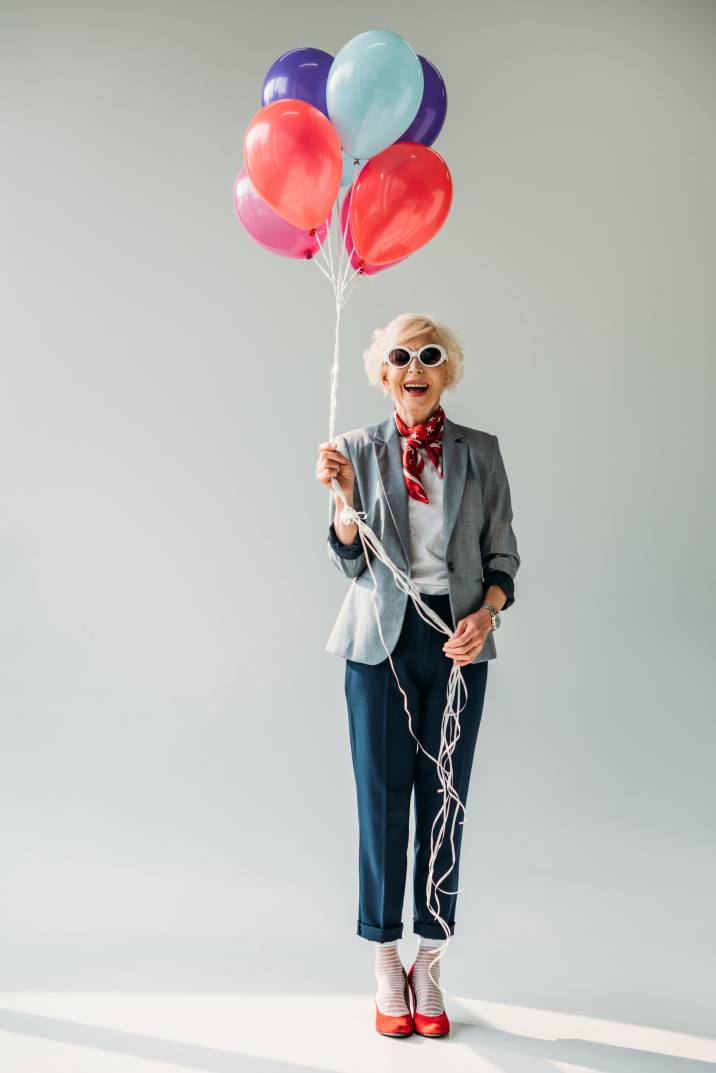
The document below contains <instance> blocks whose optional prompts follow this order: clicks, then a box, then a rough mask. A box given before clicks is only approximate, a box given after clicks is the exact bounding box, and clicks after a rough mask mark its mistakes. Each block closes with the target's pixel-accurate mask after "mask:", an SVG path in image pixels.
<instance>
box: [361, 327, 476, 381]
mask: <svg viewBox="0 0 716 1073" xmlns="http://www.w3.org/2000/svg"><path fill="white" fill-rule="evenodd" d="M425 332H430V336H431V341H432V342H434V343H441V344H442V345H443V346H444V347H445V349H446V350H447V354H448V360H447V380H446V382H445V388H446V389H448V388H451V387H454V386H455V384H457V383H458V382H459V381H460V380H462V375H463V372H464V359H463V351H462V344H461V343H460V340H459V339H458V337H457V335H456V334H455V332H454V331H452V330H451V329H450V328H448V326H447V325H446V324H441V323H440V322H439V321H437V320H433V318H432V317H429V316H426V315H425V314H422V313H401V314H400V315H399V316H397V317H395V318H394V319H393V320H391V321H390V323H389V324H386V325H385V327H384V328H376V329H375V331H374V332H373V340H372V342H371V344H370V346H369V347H368V349H367V350H364V351H363V364H364V365H365V371H366V373H367V374H368V380H369V382H370V383H371V384H372V386H373V387H377V388H380V390H381V391H382V392H383V394H384V395H388V394H389V389H388V388H387V387H386V386H385V385H384V383H383V381H382V379H381V374H382V372H383V359H384V356H385V352H386V350H387V349H388V347H391V346H397V345H398V344H399V343H407V342H408V340H409V339H413V338H414V337H415V336H417V335H423V333H425Z"/></svg>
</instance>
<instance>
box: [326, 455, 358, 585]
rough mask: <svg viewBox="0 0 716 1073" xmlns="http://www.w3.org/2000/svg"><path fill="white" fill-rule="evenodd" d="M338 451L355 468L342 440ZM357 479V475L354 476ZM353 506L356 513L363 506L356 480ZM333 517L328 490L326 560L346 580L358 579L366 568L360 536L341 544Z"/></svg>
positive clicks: (334, 511) (332, 502)
mask: <svg viewBox="0 0 716 1073" xmlns="http://www.w3.org/2000/svg"><path fill="white" fill-rule="evenodd" d="M339 449H340V450H341V451H342V453H343V454H344V455H347V456H348V458H350V459H351V461H352V462H353V466H354V468H355V462H354V461H353V458H352V456H351V453H350V449H349V447H348V445H347V444H346V442H345V441H344V440H341V441H340V447H339ZM356 477H357V475H356ZM353 506H354V507H355V509H356V510H357V511H362V510H363V506H362V503H361V498H360V492H359V491H358V480H357V479H356V483H355V486H354V490H353ZM335 517H336V499H335V496H334V494H333V489H330V505H329V525H328V535H327V537H326V552H327V554H328V558H329V559H330V560H331V562H332V563H333V565H334V566H336V567H337V568H338V569H339V570H340V571H341V573H342V574H345V576H346V577H348V578H354V577H358V575H359V574H362V572H363V571H364V570H365V568H366V566H367V562H366V557H365V552H364V551H363V544H362V543H361V539H360V534H359V533H356V537H355V540H354V541H353V543H352V544H343V543H342V542H341V540H340V539H339V537H338V534H337V533H336V529H335V525H334V522H335Z"/></svg>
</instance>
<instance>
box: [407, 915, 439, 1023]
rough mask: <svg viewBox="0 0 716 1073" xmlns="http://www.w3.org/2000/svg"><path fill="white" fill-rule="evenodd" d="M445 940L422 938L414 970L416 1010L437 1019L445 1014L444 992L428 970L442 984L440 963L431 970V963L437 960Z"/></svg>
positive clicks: (422, 936)
mask: <svg viewBox="0 0 716 1073" xmlns="http://www.w3.org/2000/svg"><path fill="white" fill-rule="evenodd" d="M444 942H445V940H444V939H427V938H425V936H424V935H421V936H420V946H419V947H418V955H417V957H416V959H415V966H414V968H413V987H414V988H415V1009H416V1010H417V1012H418V1013H422V1014H424V1015H425V1016H426V1017H437V1015H438V1014H439V1013H443V1011H444V1009H445V1006H444V1004H443V996H442V991H441V990H440V989H439V988H438V987H436V986H435V984H434V983H433V981H432V980H431V979H430V975H428V970H429V971H430V974H431V975H432V977H433V979H434V980H437V982H438V983H440V962H441V961H442V958H441V959H440V960H439V961H436V962H435V964H434V965H433V966H432V968H431V962H432V961H433V960H434V959H435V955H436V951H437V947H439V946H442V945H443V943H444Z"/></svg>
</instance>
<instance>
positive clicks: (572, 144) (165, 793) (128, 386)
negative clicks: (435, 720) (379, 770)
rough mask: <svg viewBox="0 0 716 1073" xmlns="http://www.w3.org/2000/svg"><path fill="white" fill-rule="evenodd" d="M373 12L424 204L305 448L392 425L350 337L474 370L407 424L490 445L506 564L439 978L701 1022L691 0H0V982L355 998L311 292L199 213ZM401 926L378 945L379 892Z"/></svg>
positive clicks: (704, 595) (702, 499)
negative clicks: (389, 55) (437, 110)
mask: <svg viewBox="0 0 716 1073" xmlns="http://www.w3.org/2000/svg"><path fill="white" fill-rule="evenodd" d="M379 27H382V28H390V29H393V30H395V31H396V32H398V33H401V34H402V35H403V36H405V37H406V38H407V39H408V40H409V41H410V42H411V44H412V45H413V47H414V48H415V49H416V51H418V52H420V53H422V54H423V55H426V56H428V57H429V58H430V59H431V60H432V61H433V62H434V63H435V64H436V65H437V66H438V68H439V69H440V70H441V71H442V72H443V74H444V76H445V79H446V82H447V87H448V94H449V104H448V117H447V122H446V125H445V128H444V130H443V132H442V134H441V136H440V138H439V140H438V142H437V143H436V145H435V148H436V149H437V150H438V151H439V152H440V153H441V154H442V155H443V156H444V157H445V158H446V160H447V161H448V163H449V166H450V168H451V170H452V173H453V177H454V182H455V200H454V205H453V209H452V213H451V215H450V217H449V218H448V220H447V222H446V224H445V226H444V228H443V230H442V231H441V232H440V234H439V235H438V236H437V238H436V239H435V240H434V241H433V242H432V243H431V244H430V245H429V246H428V247H426V248H425V249H424V250H422V251H420V252H419V253H417V254H416V255H415V256H414V257H412V258H411V259H410V260H409V261H408V262H407V263H406V264H404V265H401V266H399V267H398V268H396V269H394V270H390V271H387V272H384V273H381V274H379V275H378V276H376V277H375V278H373V279H370V280H369V279H366V280H360V281H359V285H358V287H357V288H356V291H355V292H354V295H353V297H352V299H351V303H350V305H349V306H348V309H347V312H346V316H345V332H344V336H343V347H342V372H341V381H340V384H339V397H338V426H337V427H338V429H339V430H345V429H349V428H353V427H355V426H357V425H364V424H370V423H372V422H374V421H377V420H380V419H381V418H382V417H383V416H384V414H385V413H387V406H388V404H387V402H386V401H385V400H384V399H383V397H382V396H381V395H380V394H378V393H377V392H375V391H374V390H372V389H371V388H370V387H369V386H368V384H367V381H366V378H365V374H364V372H363V367H362V360H361V354H362V350H363V349H364V347H365V346H366V345H367V344H368V342H369V340H370V334H371V331H372V329H373V328H374V327H376V326H377V325H382V324H384V323H385V322H387V321H388V320H389V319H391V318H392V317H393V316H395V315H396V314H397V313H399V312H403V311H424V312H428V313H430V314H432V315H433V316H435V317H437V318H438V319H442V320H445V321H447V322H448V323H449V324H450V325H452V326H453V327H454V328H455V329H456V330H457V331H458V332H460V333H461V335H462V337H463V340H464V343H465V351H466V375H465V378H464V381H463V382H462V384H461V385H460V386H459V387H458V389H457V390H456V391H455V392H454V393H453V394H448V395H446V396H445V397H444V399H443V403H444V405H445V409H446V411H447V413H448V414H449V415H450V416H451V417H452V418H453V419H454V420H457V421H459V422H463V423H465V424H468V425H471V426H473V427H477V428H482V429H485V430H486V431H489V432H493V433H496V434H497V435H498V436H499V438H500V444H501V447H502V451H503V456H504V458H505V463H506V466H507V471H508V474H509V478H510V483H511V488H512V497H513V506H514V511H515V521H514V524H515V532H516V534H517V539H518V543H519V549H520V553H521V556H522V560H523V566H522V569H521V571H520V574H519V576H518V584H517V588H516V601H515V604H514V606H513V607H512V608H511V609H510V610H509V611H508V612H506V613H505V615H504V618H503V627H502V629H501V630H500V634H499V636H498V639H497V640H498V648H499V656H498V659H497V660H495V661H493V662H492V663H491V665H490V673H489V680H488V688H487V697H486V702H485V714H484V721H483V725H482V728H481V731H480V738H479V741H478V752H477V758H476V764H475V767H474V769H473V777H472V783H471V788H470V798H469V803H468V818H467V823H466V827H465V837H464V843H463V855H462V867H461V876H460V879H461V883H464V884H465V885H466V890H465V891H464V892H463V893H462V894H461V896H460V899H459V904H458V915H457V926H456V932H455V938H454V940H453V942H452V944H451V948H450V951H449V959H446V961H445V963H444V966H445V967H444V977H443V979H444V982H445V984H446V986H447V987H448V989H449V990H450V991H452V992H460V993H463V994H469V995H474V996H478V997H481V998H485V999H492V1000H495V1001H504V1002H512V1003H523V1004H525V1005H532V1006H542V1007H548V1008H551V1009H556V1010H562V1011H572V1012H577V1013H589V1014H593V1015H596V1016H599V1017H606V1018H614V1019H619V1020H623V1021H632V1022H638V1023H640V1024H651V1025H661V1026H664V1027H668V1028H673V1029H680V1030H683V1031H691V1032H700V1031H702V1032H703V1031H708V1030H709V1029H710V1027H711V1023H712V1022H711V1021H710V1019H709V1012H710V1011H709V1005H710V1001H709V997H708V996H709V990H710V987H711V985H712V981H713V970H714V966H713V962H712V960H710V955H709V952H708V951H709V946H711V949H713V942H714V933H713V932H714V925H713V913H712V911H711V909H712V907H711V904H710V903H711V898H712V895H713V884H714V878H715V877H714V861H713V817H714V797H713V784H712V779H711V769H712V758H713V755H714V745H715V744H716V741H715V738H716V732H715V730H714V720H713V695H714V693H713V689H714V682H713V669H712V668H713V660H712V652H713V646H714V641H715V637H714V624H713V596H714V565H713V556H712V554H711V552H710V551H709V549H710V548H711V546H712V539H713V537H712V533H713V521H714V500H713V473H712V468H713V458H714V447H715V445H714V422H713V403H714V340H715V337H716V331H715V324H714V305H713V282H714V267H715V265H714V261H715V259H716V254H715V253H714V251H715V250H716V226H715V223H714V213H713V189H714V178H715V174H714V172H715V167H714V166H715V164H716V153H715V150H714V139H713V125H714V119H715V118H716V117H715V109H714V104H715V95H714V91H715V89H716V75H715V73H714V65H713V55H714V45H715V44H716V41H715V36H716V8H715V7H714V5H713V4H709V3H697V2H685V3H680V4H667V3H661V2H652V3H646V2H634V3H631V4H617V3H603V4H600V3H588V4H578V5H577V4H573V5H569V4H563V3H560V2H558V0H550V2H542V3H540V4H533V3H529V2H527V0H521V2H517V0H516V2H514V3H509V4H505V5H494V4H488V3H476V4H467V3H465V4H460V3H454V2H453V3H450V2H448V3H444V4H441V5H438V6H433V5H426V4H422V3H417V4H416V3H407V0H402V2H399V3H392V4H388V5H386V4H384V3H376V2H374V0H365V2H364V3H363V4H362V5H361V6H360V8H359V9H354V8H351V7H350V6H336V5H327V4H326V5H321V4H318V3H315V2H309V3H303V4H301V5H300V7H299V6H297V5H290V4H289V3H287V2H285V3H281V4H278V5H272V6H269V5H265V6H263V7H262V6H259V7H254V6H251V7H250V6H249V5H236V4H229V3H212V4H198V3H169V2H168V0H163V2H157V3H153V4H151V5H141V4H129V5H105V4H89V3H69V2H66V3H63V4H61V5H57V4H50V3H37V4H34V5H26V4H21V3H12V4H11V3H4V4H3V5H2V34H1V37H0V48H1V50H2V54H1V55H0V79H1V80H2V84H1V85H0V99H1V100H2V106H1V109H2V143H3V149H4V154H3V155H4V164H3V169H2V179H1V180H0V181H1V182H2V198H1V199H0V213H1V214H2V234H3V242H2V247H1V253H0V257H1V258H2V271H3V281H2V293H3V295H4V296H5V298H6V299H7V306H6V308H5V310H4V312H3V316H2V318H1V321H0V332H1V333H2V392H1V393H0V437H1V439H0V460H1V461H0V464H1V465H2V489H3V510H2V515H1V520H0V564H1V570H0V579H1V580H0V584H1V587H2V588H1V592H0V629H1V630H2V648H1V659H2V666H1V675H2V678H1V689H2V695H1V697H0V701H1V704H2V712H3V722H2V726H3V747H2V751H1V756H2V759H1V761H0V763H1V769H0V773H1V778H0V793H1V794H2V798H1V799H0V806H1V808H0V814H1V815H2V822H1V831H2V871H3V882H2V886H1V888H0V933H1V938H2V944H3V956H2V960H1V961H0V989H23V988H27V989H33V988H46V989H49V988H55V989H64V988H67V989H71V988H78V987H79V988H85V989H87V990H92V989H95V988H96V989H101V988H106V987H123V988H124V989H133V988H136V989H138V990H153V989H155V988H166V987H169V986H171V987H172V988H174V989H183V988H187V989H188V988H191V989H192V990H193V991H196V990H197V989H207V990H217V989H223V988H227V989H232V990H248V989H254V988H255V989H257V990H271V989H272V988H274V987H275V988H277V989H279V990H281V991H291V990H294V991H296V990H304V989H305V990H312V989H314V990H315V989H319V990H323V991H327V990H335V991H341V990H342V989H349V990H353V991H356V990H361V989H362V988H364V987H365V989H366V991H367V992H368V993H369V992H370V990H371V978H370V977H371V970H370V957H371V954H372V947H370V946H369V944H367V943H365V941H364V940H361V939H359V938H358V937H357V936H356V935H355V920H356V911H357V824H356V816H355V798H354V786H353V776H352V771H351V766H350V751H349V741H348V730H347V721H346V715H345V705H344V697H343V664H342V662H341V661H340V660H338V659H337V658H336V657H334V656H331V655H329V654H328V653H326V652H325V650H324V644H325V641H326V639H327V636H328V632H329V630H330V626H331V624H332V621H333V618H334V616H335V614H336V613H337V610H338V607H339V604H340V601H341V599H342V597H343V593H344V591H345V581H344V579H343V578H342V577H341V576H340V575H339V574H338V572H337V571H335V570H334V569H333V568H332V567H331V566H330V564H329V563H328V560H327V557H326V554H325V549H324V542H325V529H326V519H327V493H326V491H325V490H324V489H322V488H320V486H319V485H318V484H317V483H316V481H315V477H314V463H315V458H316V455H317V445H318V443H319V442H320V441H322V440H324V439H326V438H327V431H328V400H329V379H328V373H329V368H330V362H331V358H332V315H333V310H332V296H331V293H330V288H329V286H328V284H327V282H326V280H325V279H324V277H323V276H322V275H321V274H320V273H319V272H318V271H317V269H316V268H315V267H314V266H313V265H311V264H310V263H308V262H306V263H301V262H292V261H288V260H284V259H282V258H278V257H274V256H272V255H270V254H268V253H266V252H264V251H263V250H261V249H260V248H259V247H258V246H256V245H254V244H253V243H252V242H251V240H250V239H249V238H248V236H247V235H246V234H245V233H244V232H243V231H242V230H241V229H240V227H239V225H238V223H237V222H236V221H235V219H234V216H233V207H232V202H231V189H232V183H233V179H234V176H235V174H236V173H237V172H238V170H239V167H240V166H241V163H242V139H243V132H244V130H245V127H246V125H247V123H248V121H249V119H250V118H251V116H252V115H253V114H254V112H255V111H256V110H257V108H258V107H259V90H260V86H261V82H262V78H263V75H264V73H265V71H266V70H267V68H268V67H269V65H270V64H271V62H272V61H273V60H274V59H275V58H276V57H277V56H278V55H279V54H280V53H281V52H283V51H285V50H287V49H288V48H291V47H295V46H298V45H308V44H310V45H315V46H318V47H321V48H324V49H326V50H327V51H329V52H333V53H335V52H336V51H337V50H338V48H339V47H340V45H341V44H343V43H344V42H345V41H346V40H347V39H348V38H350V37H352V36H354V35H355V34H356V33H359V32H361V31H362V30H364V29H369V28H379ZM276 489H280V494H277V492H276ZM404 921H405V935H406V937H407V940H408V942H409V943H410V942H412V941H413V939H412V934H411V926H412V924H411V921H412V914H411V905H410V900H409V892H406V905H405V913H404ZM266 947H268V951H269V955H268V956H263V957H262V958H261V960H260V961H259V960H258V955H259V952H260V951H261V950H262V948H263V949H264V950H265V948H266ZM278 968H280V973H279V972H278Z"/></svg>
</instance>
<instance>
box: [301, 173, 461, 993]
mask: <svg viewBox="0 0 716 1073" xmlns="http://www.w3.org/2000/svg"><path fill="white" fill-rule="evenodd" d="M357 168H358V161H357V160H354V165H353V177H354V181H355V175H356V171H357ZM346 193H347V192H346ZM344 199H345V197H344ZM340 208H341V206H340V192H339V197H338V198H337V199H336V211H335V216H336V220H337V231H338V240H339V243H340V249H341V254H340V258H339V261H338V266H337V271H334V266H335V264H334V261H333V259H332V258H331V261H330V262H328V267H329V268H330V275H329V272H327V271H326V270H325V269H324V267H323V265H321V264H318V261H317V260H316V258H314V260H316V263H317V264H318V267H319V268H320V269H321V271H322V272H323V274H324V275H325V276H326V278H328V279H329V280H330V281H331V283H332V286H333V294H334V298H335V337H334V345H333V364H332V366H331V391H330V410H329V421H328V425H329V434H328V436H329V441H331V442H332V441H333V440H335V436H336V406H337V393H338V370H339V364H340V326H341V312H342V310H343V308H344V306H345V305H346V303H347V301H348V299H349V298H350V295H351V293H352V291H353V287H354V286H355V281H356V279H357V277H358V276H359V275H362V274H363V273H362V270H361V269H360V268H357V269H355V270H354V271H353V272H352V274H349V273H351V267H352V260H351V259H352V255H353V252H354V247H352V248H351V250H350V252H349V254H348V257H347V260H346V264H345V268H344V267H343V259H344V253H345V252H346V247H347V243H346V242H345V237H344V236H343V233H342V229H341V221H340ZM329 233H330V232H329ZM329 249H330V245H329ZM321 252H323V251H322V246H321ZM323 256H324V257H325V253H324V254H323ZM331 487H332V489H333V491H334V492H335V494H336V496H338V498H339V500H340V501H341V502H342V503H343V507H342V511H341V520H342V521H343V522H344V523H345V524H350V523H351V522H355V523H356V525H357V527H358V532H359V534H360V539H361V545H362V549H363V554H364V555H365V559H366V565H367V567H368V570H369V572H370V575H371V577H372V579H373V592H372V606H373V612H374V614H375V619H376V624H377V627H378V633H379V636H380V640H381V643H382V645H383V648H384V649H385V652H386V655H387V658H388V661H389V663H390V667H391V670H392V672H393V675H394V677H395V680H396V682H397V684H398V689H399V690H400V693H401V695H402V698H403V708H404V710H405V714H406V716H407V720H408V728H409V731H410V734H411V735H412V737H413V738H414V739H415V742H416V751H417V750H418V749H422V751H423V752H424V753H425V755H426V756H427V757H428V758H429V759H430V760H432V761H433V763H434V764H435V765H436V770H437V775H438V781H439V783H440V789H439V790H438V793H439V794H440V795H441V797H442V804H441V807H440V809H439V810H438V813H437V815H436V817H435V819H434V821H433V824H432V827H431V830H430V856H429V864H428V874H427V878H426V884H425V900H426V904H427V907H428V911H429V912H430V914H431V915H432V917H433V918H434V920H435V921H436V923H437V924H438V926H439V927H440V928H441V929H442V931H443V932H444V933H445V941H444V942H443V944H442V946H440V947H436V954H435V957H434V958H433V959H432V960H431V962H430V965H429V968H428V975H429V976H430V979H431V981H432V982H433V984H434V985H435V987H436V988H438V990H439V991H440V992H441V993H442V994H443V995H447V994H448V991H447V989H446V988H444V987H442V986H441V984H439V983H438V981H437V980H436V979H435V978H434V977H433V975H432V971H431V970H432V968H433V966H434V965H435V964H436V962H437V961H438V960H439V959H440V958H441V957H442V956H443V954H444V953H445V951H446V950H447V947H448V944H449V942H450V938H451V936H450V926H449V924H448V923H447V921H446V920H444V919H443V917H442V916H441V914H440V897H439V894H438V891H439V890H440V891H442V893H443V894H449V895H452V894H457V893H458V892H459V891H460V890H463V889H464V888H458V891H450V890H445V889H444V888H443V887H442V886H441V884H442V882H443V880H444V879H446V877H447V876H448V875H449V874H450V872H452V870H453V868H454V867H455V865H456V863H457V851H456V848H455V827H456V825H457V824H458V823H459V824H463V823H464V819H461V820H458V815H459V810H462V813H463V816H464V814H465V805H464V803H463V802H462V801H461V799H460V796H459V794H458V793H457V791H456V789H455V785H454V781H453V766H452V754H453V752H454V751H455V747H456V746H457V742H458V740H459V738H460V712H461V711H462V710H463V708H464V706H465V705H464V703H463V704H462V705H461V703H460V695H461V690H462V691H463V692H464V696H465V700H467V685H466V683H465V679H464V676H463V674H462V671H461V669H460V666H459V664H458V663H457V662H455V661H453V665H452V667H451V669H450V674H449V676H448V685H447V698H446V704H445V710H444V712H443V717H442V721H441V726H440V745H439V749H438V755H437V757H435V756H433V755H432V753H430V752H428V750H427V749H425V747H424V746H423V744H422V742H421V741H420V740H419V738H418V736H417V735H416V734H415V732H414V730H413V719H412V715H411V713H410V709H409V707H408V698H407V695H406V693H405V690H404V689H403V687H402V686H401V684H400V679H399V678H398V674H397V671H396V669H395V664H394V663H393V658H392V655H391V653H390V651H389V649H388V646H387V644H386V642H385V637H384V636H383V629H382V626H381V623H380V616H379V614H378V608H377V604H376V599H375V597H376V591H377V581H376V577H375V574H374V573H373V567H372V566H371V561H370V557H371V553H372V554H373V556H375V557H377V558H378V559H379V560H380V561H381V562H382V563H383V564H384V565H385V566H386V567H387V568H388V569H389V570H390V572H391V574H392V576H393V580H394V582H395V584H396V585H397V586H398V588H400V589H402V590H403V591H405V592H406V593H407V594H408V595H409V596H410V598H411V600H412V602H413V606H414V607H415V610H416V611H417V612H418V614H419V615H420V617H421V618H422V619H423V620H424V621H425V622H427V623H428V625H430V626H433V627H434V628H435V629H437V630H440V631H442V632H443V633H445V634H447V636H448V637H452V636H453V632H454V631H453V630H452V629H450V627H449V626H448V625H447V624H446V623H445V622H443V620H442V619H441V617H440V616H439V615H438V614H437V612H435V611H434V610H433V608H432V607H430V606H429V605H428V604H426V603H424V601H423V600H422V599H421V597H420V590H419V589H418V587H417V586H416V585H415V583H414V582H413V581H412V580H411V579H410V578H409V577H408V575H407V574H405V573H403V571H402V570H401V569H400V568H399V567H398V566H396V565H395V563H393V562H392V560H391V558H390V556H389V555H388V553H387V551H386V550H385V548H384V547H383V545H382V543H381V541H380V540H379V539H378V536H377V535H376V534H375V533H374V532H373V530H372V529H371V528H370V526H369V525H368V523H367V522H366V520H365V518H366V515H365V512H364V511H360V512H359V511H356V510H354V508H353V507H352V506H351V505H350V504H349V503H348V502H347V500H346V497H345V494H344V492H343V490H342V488H341V486H340V484H339V483H338V481H337V480H336V479H335V478H333V479H332V481H331ZM336 506H337V505H336ZM330 515H331V504H330V502H329V520H330ZM446 658H447V657H446ZM452 802H454V804H455V808H454V813H453V817H452V822H451V824H450V828H449V838H450V847H451V863H450V867H449V868H447V869H446V871H445V872H443V874H442V875H441V876H440V877H439V878H438V879H437V880H436V879H435V875H434V873H435V868H436V863H437V856H438V854H439V852H440V849H441V847H442V845H443V842H444V839H445V832H446V830H447V828H448V822H449V817H450V808H451V803H452ZM436 828H437V833H436Z"/></svg>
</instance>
